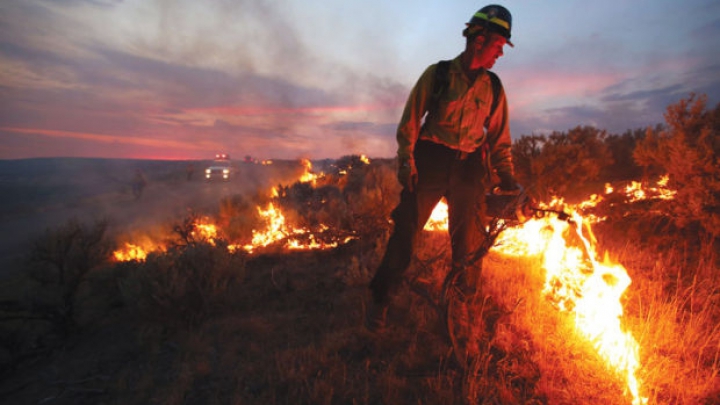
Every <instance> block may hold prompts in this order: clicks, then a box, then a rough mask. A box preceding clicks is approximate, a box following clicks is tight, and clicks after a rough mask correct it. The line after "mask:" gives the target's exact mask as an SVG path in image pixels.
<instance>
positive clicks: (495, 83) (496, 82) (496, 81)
mask: <svg viewBox="0 0 720 405" xmlns="http://www.w3.org/2000/svg"><path fill="white" fill-rule="evenodd" d="M487 73H488V75H489V76H490V84H491V85H492V91H493V101H492V105H491V106H490V115H493V114H494V113H495V110H497V107H498V104H499V103H500V90H501V89H502V83H500V78H499V77H498V75H496V74H495V73H493V72H491V71H489V70H488V71H487Z"/></svg>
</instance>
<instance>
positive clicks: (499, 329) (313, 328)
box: [0, 159, 720, 404]
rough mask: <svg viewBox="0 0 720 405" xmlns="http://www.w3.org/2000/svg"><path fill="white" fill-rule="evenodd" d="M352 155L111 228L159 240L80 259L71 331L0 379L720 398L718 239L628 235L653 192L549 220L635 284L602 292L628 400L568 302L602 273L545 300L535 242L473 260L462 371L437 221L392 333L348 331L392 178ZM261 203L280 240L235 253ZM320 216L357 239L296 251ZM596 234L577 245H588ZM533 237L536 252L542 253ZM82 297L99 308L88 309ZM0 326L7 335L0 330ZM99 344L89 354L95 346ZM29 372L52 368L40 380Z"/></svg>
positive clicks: (79, 387)
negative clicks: (153, 221) (276, 222)
mask: <svg viewBox="0 0 720 405" xmlns="http://www.w3.org/2000/svg"><path fill="white" fill-rule="evenodd" d="M355 160H357V159H355ZM349 161H350V162H351V163H354V160H352V159H350V160H349ZM353 167H354V169H352V170H350V169H348V168H347V167H343V169H342V170H345V173H344V174H343V175H339V173H340V170H338V171H337V173H329V174H327V176H329V177H326V178H325V179H323V178H322V177H320V176H318V177H315V178H314V180H313V181H315V184H314V185H313V184H311V183H309V182H304V183H303V182H300V183H298V184H297V185H293V186H289V187H278V189H277V190H276V191H277V193H276V194H275V197H267V196H264V197H261V196H258V197H255V198H253V199H247V198H240V197H237V198H232V199H228V200H225V201H223V202H222V203H221V207H220V209H219V211H218V212H217V213H215V215H208V216H205V215H204V214H203V215H191V216H189V217H188V218H187V219H186V220H184V221H183V222H182V223H180V224H176V225H175V226H173V227H172V229H171V230H170V231H166V232H154V233H152V236H149V234H148V235H144V236H143V237H139V236H138V235H132V236H130V235H125V236H124V237H123V238H124V239H123V238H121V239H120V240H121V241H122V243H124V242H125V241H127V242H130V243H135V244H136V245H138V246H143V245H142V244H143V243H149V242H152V243H155V246H162V248H154V249H150V252H148V253H147V254H146V255H145V257H144V258H140V257H137V259H136V260H130V261H120V262H118V261H115V260H113V257H112V256H111V255H108V257H107V259H108V260H107V261H106V262H104V263H102V264H99V265H97V266H95V267H93V269H92V271H90V272H89V273H88V276H87V277H89V279H88V281H91V282H88V283H86V284H85V285H84V288H83V289H82V294H81V295H80V296H78V297H77V298H78V301H76V311H77V312H78V315H79V319H84V320H85V321H82V322H79V324H80V331H79V332H78V334H76V335H74V337H68V338H67V339H68V341H70V339H75V340H74V343H75V345H74V346H72V345H68V346H67V347H68V349H67V350H64V351H56V352H54V353H53V354H52V355H51V356H48V358H47V359H46V360H44V361H40V362H36V363H34V364H35V366H33V367H35V368H33V367H28V366H23V364H25V363H16V364H15V365H14V367H16V368H15V369H14V370H15V371H16V373H15V375H14V376H13V378H8V379H7V380H6V382H5V383H4V384H3V385H2V390H1V391H0V392H1V393H3V394H7V395H6V397H7V398H10V400H15V402H16V403H27V402H32V403H36V402H38V400H39V399H42V398H49V397H53V398H56V399H58V400H66V401H69V402H73V403H98V402H103V401H104V402H115V403H124V404H141V403H149V402H159V403H165V404H173V403H184V404H211V403H243V404H280V403H312V404H322V403H359V404H377V403H425V404H448V403H485V404H490V403H492V404H517V403H524V404H596V403H607V404H630V403H632V402H633V400H635V401H636V402H642V401H643V400H642V398H647V403H650V404H655V403H674V404H703V403H707V404H709V403H717V402H718V400H719V399H720V397H719V396H720V388H718V387H720V383H719V382H718V373H719V372H720V362H719V356H720V329H719V328H718V326H717V325H718V321H720V313H719V310H718V308H719V307H720V305H718V304H720V303H719V302H718V299H720V279H718V275H717V259H718V258H717V256H716V253H715V250H714V249H712V246H713V245H712V244H710V245H708V244H705V245H703V246H705V250H704V251H702V250H699V249H698V248H697V246H696V245H695V244H694V243H688V244H687V245H681V244H679V243H678V242H679V240H686V239H678V238H680V237H681V236H682V235H683V234H682V233H676V234H672V235H664V236H662V235H658V236H655V238H656V239H653V240H658V239H663V240H664V239H671V238H676V239H674V240H673V243H672V244H668V246H673V245H674V246H675V248H672V249H665V250H664V251H661V252H658V251H655V250H653V249H652V248H651V246H647V245H643V244H642V243H636V241H633V240H627V239H625V238H626V235H627V231H628V230H632V229H631V228H632V224H640V225H637V226H638V227H639V228H638V229H637V230H636V231H637V232H638V233H642V229H640V228H641V227H642V224H644V223H645V222H643V221H639V220H638V218H639V217H638V216H637V215H636V214H637V211H640V212H642V213H645V215H647V213H648V212H651V211H652V210H654V209H658V210H660V208H661V205H653V206H652V209H651V210H648V203H647V201H636V200H633V201H630V200H629V199H628V197H626V196H619V195H613V194H610V193H607V192H606V193H605V194H603V195H602V198H599V197H596V198H595V200H594V201H595V203H594V204H593V205H592V206H584V207H582V209H583V210H584V211H583V213H584V214H585V215H586V218H587V219H590V224H591V225H592V227H593V228H592V229H594V230H595V233H594V236H595V238H593V237H591V236H590V234H587V233H583V234H582V236H583V237H584V238H585V239H586V240H585V241H583V239H582V238H581V237H580V235H578V234H577V233H575V234H574V236H572V235H573V230H572V229H569V228H566V229H562V230H561V231H560V232H559V234H560V235H564V238H563V240H564V241H565V242H566V244H568V245H570V246H571V247H576V248H577V247H580V248H581V254H580V256H581V259H582V260H580V261H583V260H584V261H585V262H588V261H589V262H590V263H591V264H592V265H597V266H601V265H604V264H605V262H604V261H603V258H604V257H605V255H604V251H605V250H608V251H609V252H610V253H611V255H610V257H609V258H610V259H612V262H613V263H621V264H622V265H623V270H624V271H625V273H626V275H627V276H628V277H629V279H631V280H632V283H631V284H630V285H629V287H627V288H621V289H620V290H619V292H616V294H617V296H616V297H614V299H615V301H614V302H615V303H617V304H621V305H622V306H621V309H620V311H621V312H622V317H621V318H618V317H617V315H618V313H617V312H618V310H617V309H615V312H613V313H611V315H613V316H612V317H611V321H612V322H615V321H616V320H617V321H618V322H619V324H620V330H621V331H624V332H628V333H631V336H632V337H633V339H634V341H635V342H636V343H637V348H636V349H637V355H638V357H637V361H638V365H639V366H638V367H637V368H635V369H634V371H633V372H634V375H635V376H636V377H637V379H638V381H639V382H640V383H639V394H636V395H635V397H633V394H632V393H631V392H629V387H630V386H629V385H628V379H627V374H623V373H622V372H617V371H615V370H613V366H612V362H610V365H609V364H608V361H607V360H606V359H605V357H606V356H604V355H603V353H602V350H598V345H597V343H596V339H595V338H594V337H593V336H591V338H590V339H586V338H584V337H583V333H582V330H581V329H580V327H579V326H578V322H577V320H578V315H577V310H578V308H581V307H582V301H581V298H587V297H590V296H591V295H590V294H589V293H588V290H586V289H584V287H585V286H586V285H587V283H586V282H587V281H588V280H590V279H592V277H591V276H592V275H593V274H595V275H603V274H604V273H601V272H599V271H598V270H593V269H589V268H587V267H583V266H580V270H581V271H580V273H579V276H580V277H579V279H580V281H581V283H580V285H579V286H574V287H570V288H568V289H567V291H568V292H569V295H568V296H566V297H561V298H558V297H556V296H553V294H556V293H557V291H558V290H559V287H561V286H565V287H567V286H566V285H563V284H562V283H564V282H566V280H568V276H567V275H562V274H558V275H557V276H556V277H555V278H553V277H550V278H548V274H549V272H548V268H547V267H548V266H547V265H546V266H545V267H546V268H545V269H544V270H543V267H542V266H541V265H539V259H538V257H536V255H523V256H517V255H509V254H504V253H502V252H501V250H500V249H496V250H494V251H491V253H490V254H489V255H488V256H487V257H486V258H485V262H484V270H483V274H482V283H483V297H482V300H480V301H478V308H477V309H476V312H475V313H476V315H477V316H478V317H479V318H482V319H483V327H484V330H486V331H487V333H486V334H485V335H483V336H482V338H481V340H482V342H481V345H480V348H481V351H480V355H479V356H478V357H477V358H476V359H475V360H474V361H473V363H472V364H471V365H470V368H469V371H465V370H464V369H463V368H461V367H459V366H458V365H457V364H456V363H455V361H454V359H453V357H452V355H451V352H450V349H449V345H448V342H447V339H446V338H445V336H444V333H445V332H444V325H443V324H442V316H441V314H440V312H439V309H440V308H438V306H437V298H438V296H439V287H440V285H441V284H442V280H443V277H444V274H445V273H446V272H447V270H448V263H449V249H448V243H449V242H448V240H447V236H446V235H445V234H444V233H441V232H426V233H424V234H423V237H422V240H421V241H420V242H421V243H420V249H419V251H418V255H417V258H416V260H415V262H414V265H413V266H412V268H411V269H410V274H409V275H410V278H411V279H412V280H414V281H413V282H412V283H411V284H409V285H408V288H406V289H403V290H402V291H401V293H400V296H399V297H398V300H397V302H396V305H395V306H394V307H393V308H392V309H391V313H390V325H391V326H390V330H389V331H388V333H386V334H385V335H384V336H383V337H377V336H374V335H372V334H369V333H368V332H367V331H365V330H364V329H363V327H362V318H363V308H364V300H365V299H366V297H367V295H366V293H367V291H366V286H367V283H368V281H369V279H370V277H371V276H372V272H373V271H374V269H375V267H376V266H377V263H378V261H379V259H380V256H381V254H382V252H383V249H384V245H385V242H386V238H387V232H388V230H389V224H388V223H387V221H386V218H387V217H388V213H389V210H390V209H392V207H393V206H394V204H395V201H394V200H393V199H394V198H395V196H396V192H397V189H396V187H397V186H396V183H395V182H394V177H393V176H394V172H393V167H392V164H391V162H372V164H367V163H365V162H364V163H363V164H362V165H353ZM336 174H337V175H336ZM333 176H335V177H333ZM621 189H622V188H618V187H615V190H621ZM268 194H270V193H268ZM633 198H634V197H633ZM271 201H272V203H273V207H275V208H279V209H281V210H282V211H281V212H282V213H283V218H284V224H285V228H284V229H285V231H282V232H280V233H281V234H283V235H284V236H282V237H280V238H277V239H275V240H274V241H273V242H271V243H268V244H267V245H265V246H264V247H262V248H260V247H258V248H254V249H251V250H248V249H242V248H240V249H239V248H235V249H233V248H230V247H231V246H245V245H247V244H249V243H251V241H252V239H253V236H254V234H253V232H252V231H253V230H254V231H255V232H256V233H257V232H259V231H260V230H261V228H262V229H265V228H263V227H262V226H261V225H262V224H263V223H264V222H263V221H262V218H261V217H262V215H261V213H260V211H259V210H260V209H265V207H268V204H269V203H270V202H271ZM658 204H662V202H661V201H658ZM258 207H260V208H258ZM658 207H660V208H658ZM643 219H646V216H645V217H643ZM576 221H578V220H577V219H576ZM619 221H622V222H619ZM576 223H577V222H576ZM621 223H622V225H623V226H618V225H619V224H621ZM320 224H324V225H325V226H326V228H325V231H324V232H328V231H329V232H330V234H329V235H328V236H336V237H337V236H343V237H345V236H347V235H349V234H350V231H352V232H353V233H352V235H353V239H352V240H348V241H344V243H339V244H337V245H336V246H335V247H332V248H327V249H315V250H292V249H290V247H288V245H287V244H286V243H285V242H286V241H288V240H289V239H290V237H291V235H294V234H293V233H292V232H289V231H288V229H293V228H299V229H306V232H307V233H308V234H315V233H316V232H319V233H320V234H321V233H322V232H323V228H322V227H319V225H320ZM211 225H212V226H211ZM565 225H568V224H567V223H565ZM438 226H440V228H441V229H442V225H441V224H440V225H438ZM547 226H548V225H542V226H540V227H538V230H536V231H535V233H536V234H537V233H538V232H540V231H539V230H541V229H546V228H547ZM570 228H572V227H570ZM276 229H283V228H282V227H281V226H278V227H276ZM630 234H631V235H632V234H633V233H632V232H630ZM158 235H165V236H158ZM685 236H687V235H685ZM243 238H247V240H249V241H250V242H247V241H243ZM594 239H597V244H596V245H595V247H593V250H592V252H590V253H589V251H588V248H587V245H585V244H584V243H585V242H592V241H593V240H594ZM687 240H691V239H687ZM593 243H594V242H593ZM512 245H513V246H514V247H518V243H516V242H514V243H512ZM253 246H255V245H254V244H253ZM258 246H260V245H258ZM505 246H510V243H508V242H507V241H506V242H505ZM538 246H540V244H538ZM542 246H544V245H542ZM542 246H541V247H542ZM583 246H585V247H583ZM698 246H699V245H698ZM708 246H709V247H708ZM582 249H585V250H584V251H582ZM693 249H694V250H693ZM542 251H547V248H542V249H539V250H538V252H536V254H539V252H542ZM138 259H139V260H138ZM568 260H569V259H568ZM568 260H566V261H568ZM578 260H579V259H578ZM586 264H587V263H586ZM611 270H612V271H615V270H616V269H615V268H614V267H612V268H611V269H609V270H607V272H608V273H609V272H610V271H611ZM603 271H605V270H603ZM596 272H597V273H596ZM613 274H614V273H613ZM601 279H602V280H603V281H604V283H605V284H606V285H617V286H620V281H622V278H621V277H620V276H613V277H610V276H607V277H601ZM558 280H561V281H558ZM613 281H616V282H613ZM417 286H420V287H421V288H422V293H418V290H417V289H416V288H414V287H417ZM549 287H555V290H553V289H552V288H551V289H550V290H548V288H549ZM80 298H82V299H80ZM597 305H598V304H595V306H597ZM558 308H561V309H564V310H558ZM602 309H609V307H608V308H605V307H603V308H602ZM5 310H9V309H8V308H5ZM91 311H92V312H94V313H96V314H98V313H99V314H101V315H102V316H97V315H96V316H94V317H86V316H82V315H83V314H84V313H88V312H91ZM608 312H609V311H608ZM580 320H581V321H583V320H586V319H583V318H582V317H581V319H580ZM17 322H25V323H23V325H28V324H27V322H31V321H28V320H25V321H17ZM612 322H611V323H612ZM13 325H14V327H16V329H15V331H16V332H17V331H18V330H20V328H18V327H17V325H18V324H17V323H15V324H13ZM488 326H489V327H488ZM590 326H593V324H592V322H591V325H590ZM26 332H27V331H26ZM27 333H30V332H27ZM108 335H110V336H112V337H108ZM3 336H4V337H6V339H5V341H9V339H8V338H7V336H10V335H9V333H7V332H6V331H5V332H4V334H3ZM6 347H8V346H6ZM24 350H25V349H24ZM633 351H635V349H633ZM98 353H101V354H102V356H101V357H99V358H100V359H101V360H97V361H93V360H91V359H92V358H94V357H97V356H98ZM83 356H84V357H83ZM78 358H82V359H84V360H83V361H84V362H85V365H84V366H79V365H78V361H77V359H78ZM7 364H10V363H7ZM38 373H44V375H46V376H48V377H46V378H45V379H44V380H37V378H35V377H36V376H37V374H38ZM6 375H8V374H6ZM92 376H102V377H103V378H102V379H92V378H91V377H92ZM59 382H63V385H62V387H64V388H63V389H62V390H61V391H60V394H58V393H57V392H58V390H57V389H56V388H57V387H58V386H59ZM18 387H20V388H18Z"/></svg>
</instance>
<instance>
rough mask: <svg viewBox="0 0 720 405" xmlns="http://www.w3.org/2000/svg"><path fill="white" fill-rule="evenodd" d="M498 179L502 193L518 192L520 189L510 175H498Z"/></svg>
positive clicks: (513, 177)
mask: <svg viewBox="0 0 720 405" xmlns="http://www.w3.org/2000/svg"><path fill="white" fill-rule="evenodd" d="M498 177H500V186H499V187H500V190H502V191H518V190H520V189H521V188H522V187H520V185H519V184H518V182H517V180H515V176H513V175H512V173H498Z"/></svg>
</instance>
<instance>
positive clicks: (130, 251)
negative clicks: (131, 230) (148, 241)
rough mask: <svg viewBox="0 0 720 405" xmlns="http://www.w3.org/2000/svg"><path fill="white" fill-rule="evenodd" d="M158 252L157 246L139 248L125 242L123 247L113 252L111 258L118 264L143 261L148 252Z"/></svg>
mask: <svg viewBox="0 0 720 405" xmlns="http://www.w3.org/2000/svg"><path fill="white" fill-rule="evenodd" d="M157 250H159V247H158V246H144V247H143V246H139V245H136V244H133V243H130V242H126V243H125V246H123V247H122V248H120V249H118V250H116V251H114V252H113V258H114V259H115V260H116V261H118V262H129V261H144V260H145V259H146V258H147V255H148V254H149V253H150V252H154V251H157Z"/></svg>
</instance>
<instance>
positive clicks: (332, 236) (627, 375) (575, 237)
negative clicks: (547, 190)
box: [113, 156, 675, 404]
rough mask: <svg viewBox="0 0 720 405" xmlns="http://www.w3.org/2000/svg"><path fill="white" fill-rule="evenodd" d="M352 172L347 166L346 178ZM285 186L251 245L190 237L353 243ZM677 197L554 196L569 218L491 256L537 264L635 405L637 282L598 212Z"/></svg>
mask: <svg viewBox="0 0 720 405" xmlns="http://www.w3.org/2000/svg"><path fill="white" fill-rule="evenodd" d="M353 164H355V165H369V164H370V160H369V159H368V158H367V157H365V156H361V157H360V158H359V159H356V161H355V162H353ZM302 165H303V167H304V172H303V173H302V175H301V176H300V177H299V178H298V179H297V182H298V183H299V184H303V185H305V186H307V187H311V188H315V187H318V185H319V184H322V182H323V180H324V179H325V178H326V175H325V173H323V172H320V173H314V172H313V170H312V163H311V162H310V161H308V160H304V161H302ZM349 170H352V167H351V166H348V167H346V168H342V169H340V170H339V172H338V174H340V175H343V174H345V173H346V172H347V171H349ZM283 192H284V191H283V190H282V186H278V187H273V188H272V189H270V190H268V194H269V195H270V201H269V202H267V203H266V204H264V205H258V206H256V208H255V209H256V211H257V215H258V217H259V218H261V226H259V227H257V228H254V229H252V232H251V235H248V237H247V238H246V240H237V241H235V240H227V236H226V235H225V233H224V232H223V229H221V226H220V225H219V224H218V223H217V222H216V221H215V220H214V219H213V218H211V217H209V216H201V217H198V218H196V219H195V222H194V223H192V224H191V227H190V229H191V233H192V235H191V236H192V237H193V238H195V239H197V240H204V241H206V242H208V243H211V244H215V243H217V242H218V241H221V240H222V241H224V244H225V246H227V249H228V250H229V251H231V252H237V251H242V252H244V253H245V254H248V255H254V254H261V253H262V252H263V251H264V250H265V249H268V248H273V249H275V250H277V249H280V250H287V251H293V250H316V249H318V250H325V249H333V248H336V247H338V246H341V245H343V244H346V243H348V242H350V241H351V240H353V239H355V238H356V235H354V234H352V233H348V232H339V231H336V230H333V229H331V228H330V227H329V226H328V225H325V224H322V223H320V224H317V225H316V226H314V227H312V228H310V227H307V226H299V225H295V224H293V223H292V222H291V221H289V220H288V218H286V215H285V214H284V213H283V210H282V208H281V204H279V203H278V200H279V199H280V198H281V196H282V193H283ZM674 194H675V192H674V191H673V190H670V189H668V188H667V177H663V178H661V179H660V180H659V181H658V182H657V184H654V185H649V184H642V183H639V182H634V181H633V182H631V183H630V184H628V185H627V186H626V187H624V188H622V189H617V190H616V189H614V188H613V187H612V186H611V185H609V184H608V185H606V188H605V193H604V195H592V196H590V197H589V198H587V199H586V200H584V201H582V202H580V203H578V204H568V203H565V202H564V201H563V200H562V199H558V198H555V199H553V200H552V201H549V202H547V203H538V204H537V205H538V206H539V207H542V208H545V209H547V210H548V211H549V212H563V213H565V215H564V216H557V215H542V216H534V217H531V218H529V219H527V220H525V221H522V222H519V223H513V224H507V227H506V228H505V229H504V231H503V232H502V234H501V235H500V238H499V239H498V240H497V241H496V244H495V246H494V247H493V251H494V252H496V253H499V254H502V255H506V256H509V257H524V258H531V259H533V260H535V261H536V262H537V263H538V266H539V268H540V269H541V271H543V272H544V274H545V285H544V288H543V290H542V292H541V293H542V294H543V295H544V296H545V297H546V298H547V299H548V300H549V301H550V302H551V303H552V305H553V306H554V307H555V308H556V309H557V310H558V311H561V312H567V313H569V314H571V316H572V317H573V318H574V322H575V327H576V330H577V334H578V336H580V337H582V338H583V339H586V340H587V341H589V342H590V343H591V344H592V346H593V347H594V349H595V351H596V352H597V355H598V356H599V357H600V358H601V359H602V360H603V361H604V362H605V364H606V365H607V368H608V370H611V372H612V373H615V374H616V375H617V376H619V378H621V379H622V380H623V381H624V383H625V386H626V389H627V394H628V396H629V400H630V402H631V403H632V404H643V403H646V402H647V399H646V398H645V397H644V396H643V384H642V381H640V380H639V378H638V376H637V374H638V371H639V370H640V369H641V367H642V364H641V362H640V351H641V350H642V348H641V347H639V345H638V342H637V340H636V339H635V338H634V337H633V335H632V334H631V333H630V332H628V331H627V330H625V328H624V327H623V322H622V321H623V312H624V311H623V304H622V297H623V294H624V293H625V291H626V290H627V289H628V288H629V286H630V284H631V279H630V276H629V275H628V271H627V270H626V268H625V267H624V266H623V265H622V264H620V263H616V262H613V261H612V260H611V259H610V258H609V256H608V255H607V254H605V255H601V254H600V253H599V252H598V251H597V241H596V238H595V236H594V234H593V231H592V227H593V225H594V224H597V223H600V222H603V221H604V220H605V218H604V217H602V216H598V215H596V214H594V213H593V208H594V207H596V206H597V205H598V204H600V203H601V202H603V201H606V200H609V199H612V198H613V197H615V196H621V197H622V198H623V199H624V200H626V201H633V202H634V201H642V200H653V199H672V198H673V197H674ZM447 216H448V212H447V205H446V204H445V202H444V201H441V202H440V203H439V204H438V205H437V206H436V208H435V210H434V211H433V213H432V216H431V218H430V219H429V221H428V222H427V224H426V225H425V228H424V231H426V232H445V231H447V228H448V219H447ZM141 239H142V240H140V239H139V240H129V241H127V242H126V243H125V244H124V246H122V247H120V248H119V249H117V250H115V251H114V253H113V256H114V260H116V261H132V260H135V261H143V260H145V259H146V258H147V256H148V255H149V254H153V253H157V252H162V251H164V250H165V249H166V248H167V245H166V244H164V242H163V241H162V240H150V239H149V238H148V237H145V238H141Z"/></svg>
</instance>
